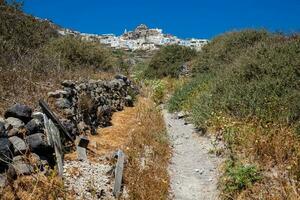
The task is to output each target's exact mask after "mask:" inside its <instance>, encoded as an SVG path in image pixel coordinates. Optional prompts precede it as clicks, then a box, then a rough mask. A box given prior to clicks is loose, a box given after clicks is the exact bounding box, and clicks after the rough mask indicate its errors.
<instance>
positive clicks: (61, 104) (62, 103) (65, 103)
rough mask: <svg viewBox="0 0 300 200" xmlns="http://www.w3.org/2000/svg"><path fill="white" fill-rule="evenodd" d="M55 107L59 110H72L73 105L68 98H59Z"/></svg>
mask: <svg viewBox="0 0 300 200" xmlns="http://www.w3.org/2000/svg"><path fill="white" fill-rule="evenodd" d="M55 105H56V107H57V108H60V109H65V108H71V106H72V103H71V102H70V101H69V100H68V99H66V98H59V99H57V100H56V102H55Z"/></svg>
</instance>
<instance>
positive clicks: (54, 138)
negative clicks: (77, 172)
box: [35, 112, 63, 176]
mask: <svg viewBox="0 0 300 200" xmlns="http://www.w3.org/2000/svg"><path fill="white" fill-rule="evenodd" d="M35 115H36V116H42V117H43V121H44V126H45V132H46V136H47V142H48V144H49V145H50V146H52V147H53V148H54V151H55V157H56V162H57V167H58V174H59V175H60V176H62V175H63V147H62V144H61V138H60V133H59V130H58V128H57V127H56V126H55V125H54V123H53V122H52V120H51V119H48V117H47V116H46V115H45V114H44V113H41V112H37V113H35Z"/></svg>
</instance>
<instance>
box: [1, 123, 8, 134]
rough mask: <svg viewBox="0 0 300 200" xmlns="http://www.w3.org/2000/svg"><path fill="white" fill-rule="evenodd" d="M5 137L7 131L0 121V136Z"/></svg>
mask: <svg viewBox="0 0 300 200" xmlns="http://www.w3.org/2000/svg"><path fill="white" fill-rule="evenodd" d="M3 137H4V138H5V137H7V131H6V129H5V123H4V122H1V121H0V138H3Z"/></svg>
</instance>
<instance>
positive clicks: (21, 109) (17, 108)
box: [4, 104, 32, 123]
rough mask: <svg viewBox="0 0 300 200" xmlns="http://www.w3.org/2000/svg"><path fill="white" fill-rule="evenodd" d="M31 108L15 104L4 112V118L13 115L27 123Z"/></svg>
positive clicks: (29, 118)
mask: <svg viewBox="0 0 300 200" xmlns="http://www.w3.org/2000/svg"><path fill="white" fill-rule="evenodd" d="M31 114H32V109H31V108H30V107H28V106H26V105H22V104H15V105H13V106H12V107H10V108H9V109H8V110H7V111H6V112H5V114H4V117H5V118H9V117H14V118H18V119H20V120H22V121H23V122H25V123H27V122H29V121H30V120H31Z"/></svg>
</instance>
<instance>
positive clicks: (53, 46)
mask: <svg viewBox="0 0 300 200" xmlns="http://www.w3.org/2000/svg"><path fill="white" fill-rule="evenodd" d="M21 8H22V7H21V4H19V3H15V2H14V1H12V2H10V3H8V2H7V1H0V70H1V73H0V80H1V84H0V93H1V97H0V99H1V101H0V114H3V112H4V110H5V108H7V107H8V106H10V105H11V104H12V103H15V102H20V103H25V104H28V105H30V106H32V107H34V106H36V102H37V100H38V99H40V98H46V97H47V92H49V91H51V90H53V88H58V85H59V84H60V82H61V81H62V80H64V79H77V80H78V79H87V78H100V77H101V78H106V77H108V76H111V74H113V73H115V72H123V71H126V70H127V67H128V65H125V64H124V62H123V57H122V56H119V55H120V53H116V52H112V51H111V50H109V49H107V48H104V47H102V46H100V45H99V44H96V43H92V42H86V41H81V40H80V39H79V38H74V37H62V36H59V35H58V33H57V26H56V25H54V24H52V23H51V22H49V21H43V20H38V19H36V18H34V17H32V16H30V15H27V14H24V13H23V12H22V10H21ZM99 72H101V73H99Z"/></svg>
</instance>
